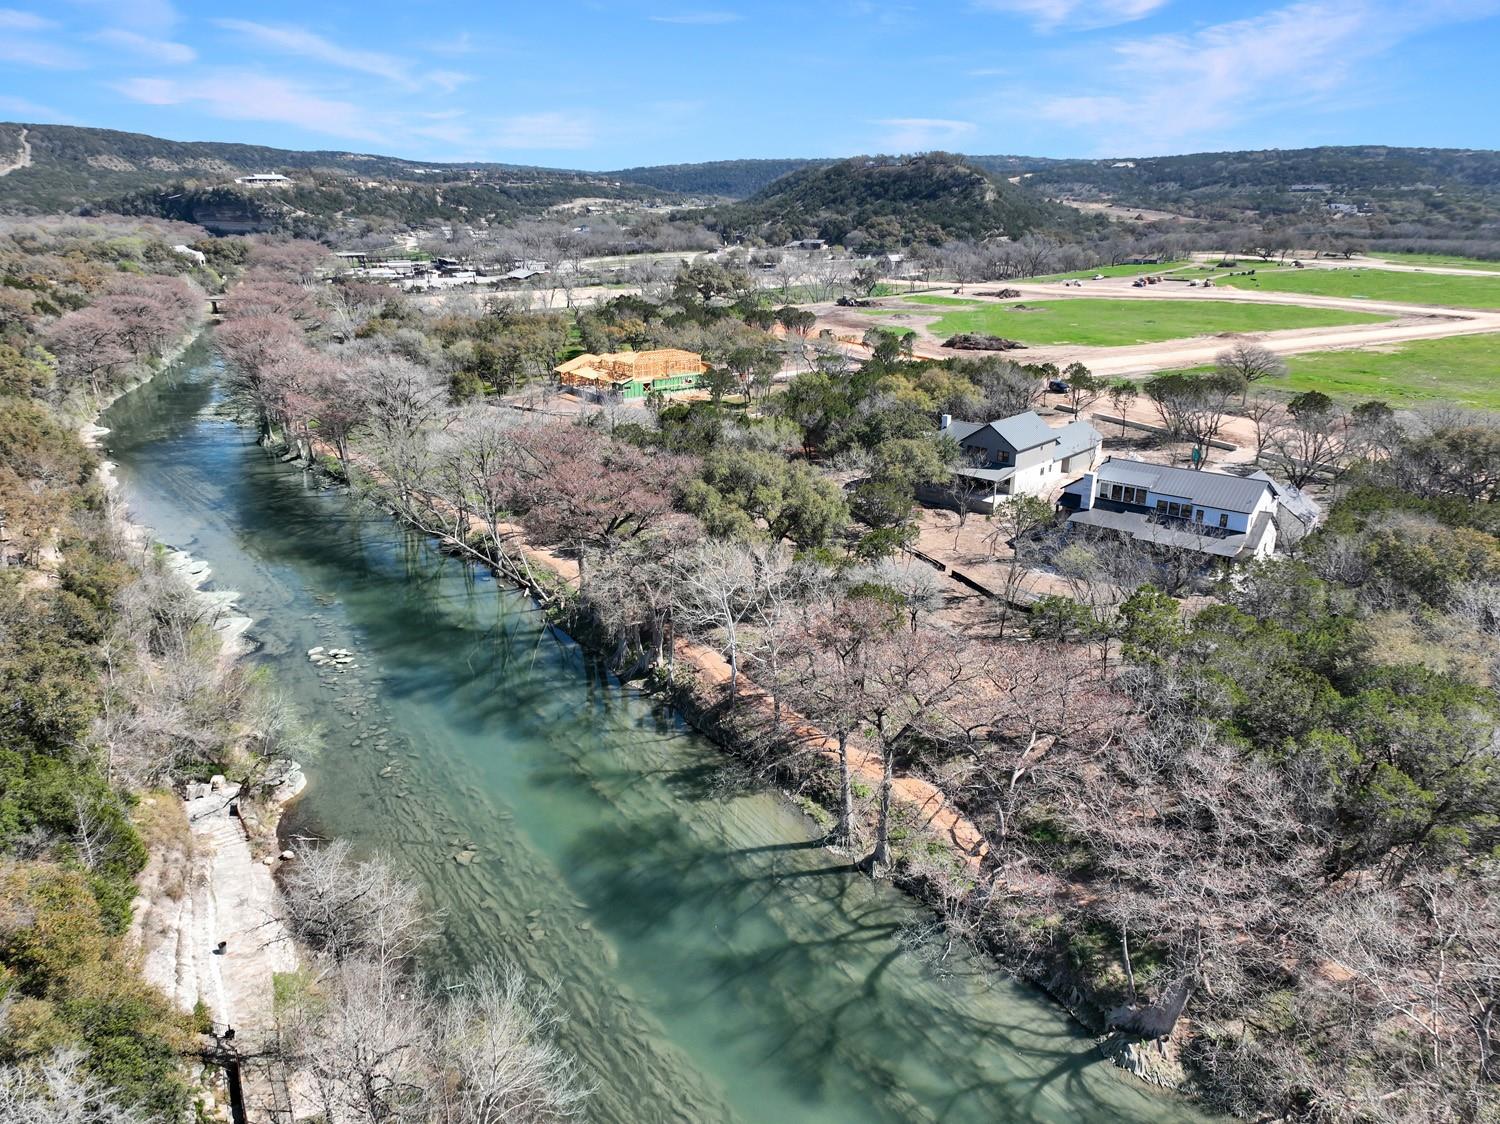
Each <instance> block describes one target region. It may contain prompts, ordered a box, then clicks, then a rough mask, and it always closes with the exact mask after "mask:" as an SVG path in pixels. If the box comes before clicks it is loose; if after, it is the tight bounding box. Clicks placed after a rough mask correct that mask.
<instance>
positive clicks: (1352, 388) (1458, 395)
mask: <svg viewBox="0 0 1500 1124" xmlns="http://www.w3.org/2000/svg"><path fill="white" fill-rule="evenodd" d="M1287 364H1288V365H1289V366H1290V367H1291V374H1289V375H1288V376H1287V377H1286V378H1284V379H1276V380H1274V381H1273V382H1271V383H1270V384H1262V385H1270V386H1271V387H1272V388H1274V389H1277V390H1285V391H1286V392H1288V393H1291V394H1300V393H1301V392H1302V391H1304V390H1321V391H1322V392H1323V393H1324V394H1327V395H1329V396H1330V397H1333V398H1340V399H1344V400H1346V401H1351V402H1367V401H1369V400H1370V399H1372V398H1373V399H1379V400H1380V401H1382V402H1387V403H1389V404H1390V405H1392V406H1395V407H1403V406H1404V407H1417V406H1425V405H1435V404H1437V403H1440V402H1456V403H1458V404H1459V405H1460V406H1467V407H1470V408H1472V409H1481V410H1496V411H1500V336H1494V335H1491V336H1453V337H1451V338H1449V339H1445V340H1414V341H1412V342H1411V343H1403V344H1395V345H1392V347H1391V348H1390V349H1389V350H1386V349H1384V348H1382V349H1381V350H1379V351H1319V352H1313V353H1311V354H1308V355H1293V356H1289V357H1288V359H1287Z"/></svg>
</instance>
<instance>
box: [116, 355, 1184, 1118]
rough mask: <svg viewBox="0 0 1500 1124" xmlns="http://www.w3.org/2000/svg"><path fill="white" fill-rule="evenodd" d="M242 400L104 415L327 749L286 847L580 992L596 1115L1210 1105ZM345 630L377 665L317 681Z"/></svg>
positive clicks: (189, 393) (195, 397) (194, 375)
mask: <svg viewBox="0 0 1500 1124" xmlns="http://www.w3.org/2000/svg"><path fill="white" fill-rule="evenodd" d="M217 401H218V391H217V387H216V384H215V370H214V365H213V355H212V352H211V350H210V349H209V347H208V345H207V344H199V345H197V346H196V347H195V348H194V350H193V351H192V352H190V353H189V354H188V355H187V356H186V357H185V358H184V360H183V361H182V362H181V363H180V364H179V365H178V366H177V367H176V368H174V369H173V370H171V371H169V372H167V373H166V374H164V375H161V376H159V377H158V378H157V379H155V380H154V381H153V382H151V383H148V384H146V385H145V386H143V387H142V388H140V389H138V390H136V391H134V392H132V393H131V394H129V395H127V396H125V397H124V398H122V399H121V400H120V401H119V402H117V403H116V404H115V405H114V406H113V407H111V408H110V410H109V411H107V413H106V414H105V416H104V418H103V419H102V424H104V425H106V426H108V427H110V429H111V432H110V434H109V435H108V436H107V437H106V438H105V447H106V449H107V450H108V455H109V456H110V457H111V459H113V460H114V461H116V462H117V464H118V466H119V468H118V473H119V478H120V482H121V486H122V488H123V490H124V495H125V497H126V499H127V500H128V502H129V504H130V507H131V510H132V512H133V514H134V516H135V517H136V518H137V519H138V520H139V521H141V522H142V523H144V524H146V525H147V526H149V527H151V528H152V529H153V531H154V533H155V535H156V537H157V538H158V539H159V540H160V541H162V542H164V543H168V544H170V545H172V546H176V547H181V548H182V549H185V550H187V551H190V552H191V553H192V554H194V555H195V556H196V557H198V558H200V559H202V560H204V561H206V562H207V563H209V565H210V566H211V567H212V569H213V582H212V584H211V586H210V588H220V589H235V590H239V591H240V592H241V594H242V596H241V599H240V605H241V606H242V608H243V610H244V611H245V612H246V613H247V614H249V615H251V616H253V617H255V618H256V623H255V625H254V627H253V628H252V629H251V632H250V637H251V639H252V640H254V641H256V642H257V643H258V645H259V647H258V651H257V652H256V654H255V655H254V656H253V657H251V658H252V659H253V660H255V661H258V662H260V663H264V664H266V665H269V666H270V667H272V668H273V669H274V671H275V675H276V679H277V682H278V683H279V684H280V685H281V687H282V688H283V689H284V690H286V691H287V692H289V693H290V694H291V695H292V697H293V698H294V699H295V701H296V702H297V703H298V705H299V707H300V708H301V709H302V710H303V712H304V713H305V715H306V716H307V717H308V718H309V719H310V720H312V721H314V722H316V723H317V724H318V725H319V726H320V727H321V729H322V730H323V731H324V746H323V749H322V750H321V752H320V753H319V754H318V755H317V756H316V757H315V758H314V759H312V760H310V761H307V762H305V766H306V770H307V773H308V776H309V778H310V781H311V784H310V786H309V789H308V791H307V793H306V795H305V796H304V797H303V798H302V800H301V801H300V802H299V803H298V804H297V805H295V806H294V807H293V809H292V811H291V812H290V813H289V815H288V816H287V818H286V820H285V821H284V825H283V832H284V834H286V835H288V836H299V835H314V836H319V837H328V836H334V835H337V836H344V837H348V838H349V839H351V840H352V841H354V842H355V844H356V845H357V846H359V847H362V848H383V849H385V850H387V851H389V852H391V853H393V854H394V855H395V856H396V857H397V858H398V860H399V861H400V862H402V863H404V864H406V865H407V866H408V867H409V868H410V870H411V871H412V873H413V874H414V875H415V876H416V877H417V878H418V879H419V880H420V882H421V884H422V886H423V887H424V890H425V892H426V894H427V896H428V897H429V899H430V901H431V904H432V905H433V907H434V908H436V909H438V910H440V911H441V912H442V914H443V918H444V927H445V936H444V939H443V942H442V944H441V946H440V947H439V948H438V950H437V952H436V955H435V957H434V960H435V961H436V963H435V967H436V968H437V969H439V970H445V969H449V968H453V969H457V968H460V967H462V966H463V965H465V964H468V963H472V962H474V961H478V960H483V959H486V958H505V959H510V960H514V961H516V962H518V963H520V964H521V965H522V966H523V967H524V968H525V969H526V970H527V972H528V973H530V974H531V975H532V976H533V977H535V978H536V979H538V980H541V981H544V982H547V983H550V984H555V985H556V986H557V988H558V1003H559V1006H560V1007H561V1008H562V1010H563V1011H564V1012H565V1013H566V1016H567V1021H566V1023H565V1025H564V1028H563V1031H562V1039H563V1042H564V1045H566V1047H567V1048H568V1049H569V1050H570V1051H572V1052H573V1053H574V1054H575V1055H577V1056H578V1058H579V1059H580V1060H581V1062H582V1065H583V1069H584V1072H585V1074H586V1075H587V1078H588V1080H589V1081H590V1082H591V1083H592V1084H593V1085H594V1086H595V1087H596V1093H595V1095H594V1097H593V1098H592V1100H591V1103H590V1112H589V1115H590V1118H591V1119H594V1120H598V1121H609V1122H621V1124H649V1122H654V1121H685V1122H694V1124H697V1122H717V1121H725V1122H731V1121H732V1122H737V1124H800V1122H804V1121H806V1122H814V1124H865V1122H884V1121H951V1122H954V1124H964V1122H970V1121H976V1122H977V1121H987V1122H1011V1121H1076V1122H1090V1121H1117V1120H1123V1121H1151V1122H1154V1124H1174V1122H1176V1121H1189V1120H1199V1119H1202V1117H1201V1116H1200V1115H1199V1114H1197V1113H1195V1112H1194V1111H1193V1110H1192V1109H1191V1108H1190V1107H1189V1106H1187V1105H1185V1104H1183V1103H1182V1102H1180V1101H1178V1100H1175V1099H1173V1098H1171V1097H1168V1096H1165V1095H1160V1094H1157V1093H1155V1092H1153V1091H1150V1090H1147V1089H1145V1088H1143V1087H1141V1086H1138V1085H1136V1084H1134V1083H1132V1082H1131V1080H1130V1079H1129V1078H1127V1077H1126V1076H1124V1075H1123V1074H1122V1073H1121V1072H1120V1071H1118V1070H1116V1069H1114V1068H1113V1067H1111V1066H1110V1065H1109V1064H1108V1063H1107V1062H1104V1061H1102V1060H1100V1059H1099V1057H1098V1055H1097V1053H1096V1051H1095V1049H1094V1046H1093V1042H1092V1040H1091V1039H1090V1038H1089V1036H1088V1035H1087V1034H1085V1033H1084V1032H1083V1031H1082V1030H1081V1029H1080V1028H1078V1027H1076V1026H1075V1025H1073V1024H1072V1023H1071V1022H1070V1021H1069V1020H1068V1019H1067V1017H1066V1016H1065V1015H1064V1013H1063V1012H1062V1011H1061V1010H1060V1009H1059V1008H1058V1007H1057V1006H1056V1005H1054V1004H1053V1003H1052V1002H1050V1001H1049V1000H1048V999H1047V998H1046V997H1045V996H1043V995H1041V994H1039V993H1037V992H1034V991H1032V990H1030V989H1027V988H1025V987H1021V986H1018V985H1016V984H1013V983H1011V982H1009V981H1008V980H1006V979H1005V978H1004V977H1002V976H1000V975H998V974H996V973H994V972H992V971H986V970H985V969H984V968H983V966H982V965H981V964H980V963H979V962H977V961H976V960H975V959H974V958H972V957H970V956H968V955H967V954H965V953H964V952H962V951H955V952H953V953H951V954H950V955H948V956H947V957H946V958H940V957H938V956H937V955H936V950H935V949H933V948H931V947H929V946H928V945H927V944H926V943H925V942H924V941H922V940H921V939H918V938H916V937H915V936H914V934H915V933H917V932H918V931H919V930H920V928H921V925H922V922H923V921H924V920H925V914H924V912H923V911H922V910H920V909H919V908H918V907H916V906H915V905H914V904H912V903H911V902H910V901H908V900H906V899H905V898H904V897H903V896H902V895H901V894H899V893H898V892H897V891H895V890H892V889H890V888H889V887H886V886H883V885H877V884H873V883H871V882H870V881H869V880H868V879H866V878H864V877H862V876H860V875H858V874H856V873H854V872H852V871H851V870H850V869H849V868H848V867H847V865H846V864H845V862H844V860H843V859H841V858H840V857H838V856H835V855H833V854H831V853H830V852H828V851H826V850H824V849H823V848H821V847H820V846H818V845H817V843H816V841H815V838H814V832H813V830H812V828H811V825H810V824H809V823H808V822H807V820H806V819H805V818H804V817H803V816H802V815H801V814H800V813H799V812H798V811H797V810H796V809H795V808H794V807H793V806H791V805H790V804H788V803H787V802H786V801H785V800H784V799H783V798H781V797H780V796H779V795H777V794H776V793H774V792H770V791H745V790H744V789H743V788H739V787H735V786H733V785H729V784H726V783H724V778H725V765H726V761H725V758H724V757H723V755H722V754H720V753H719V751H717V750H716V749H715V748H714V747H713V746H712V745H710V744H709V743H707V742H706V741H705V740H704V739H702V738H701V737H699V736H698V735H696V734H695V733H694V732H692V731H691V730H689V729H688V728H686V727H685V726H684V725H683V723H682V722H680V721H679V720H678V719H677V718H676V717H675V716H674V715H673V714H671V713H670V712H668V711H666V710H664V709H663V708H661V707H660V706H657V705H654V704H653V703H652V702H651V701H650V700H648V699H644V698H642V697H641V696H639V695H638V694H637V693H635V692H633V691H631V690H629V689H626V688H622V687H621V686H620V685H619V684H618V683H616V682H614V681H613V680H612V679H610V677H609V676H607V675H606V674H604V673H603V672H602V671H601V670H600V668H599V667H598V665H597V664H596V663H594V662H593V661H591V660H590V659H589V658H588V657H587V656H586V655H585V654H584V653H583V652H582V651H580V649H579V648H578V647H577V646H576V645H574V644H573V643H571V642H570V641H569V640H568V639H567V638H566V637H565V636H562V635H559V634H558V633H557V632H556V631H554V630H552V629H549V628H547V627H546V626H545V624H544V622H543V621H542V620H541V619H540V616H539V614H538V613H537V611H536V610H535V608H534V606H533V605H532V603H531V602H530V601H529V600H528V599H527V598H525V597H524V596H522V595H521V594H519V593H517V592H515V591H513V590H511V589H509V588H506V587H504V586H502V585H499V584H498V583H496V582H495V581H493V580H491V578H490V577H489V576H488V574H486V573H483V572H480V571H477V570H476V569H475V568H474V567H470V566H466V565H464V564H463V563H461V562H458V561H456V560H453V559H449V558H445V557H443V556H442V555H440V554H438V553H437V552H436V551H435V550H433V549H432V548H431V546H430V545H429V544H428V543H426V542H425V541H423V540H422V539H420V538H418V537H416V536H412V535H409V534H407V533H405V532H403V531H402V530H401V529H399V528H398V527H397V526H395V525H394V524H393V523H392V522H391V521H390V520H388V519H386V518H383V517H380V516H378V515H375V514H371V513H369V512H361V511H360V510H358V509H357V508H356V507H355V506H354V505H352V504H350V503H349V501H348V500H347V499H346V498H344V497H343V496H342V495H340V494H339V493H337V492H335V491H326V490H320V489H319V488H317V487H316V486H315V485H314V484H313V483H312V482H311V481H310V480H309V478H308V477H307V476H306V475H305V474H304V473H303V472H301V471H299V470H298V469H296V468H295V467H293V466H288V465H282V464H280V463H278V462H277V461H276V460H275V459H274V458H272V457H269V456H268V455H267V454H266V453H265V452H264V451H263V450H262V449H260V448H259V447H257V446H256V445H255V444H254V443H253V442H252V440H251V436H252V435H251V434H250V433H248V432H247V431H246V430H244V429H240V428H237V427H236V426H234V425H233V424H231V423H230V422H228V421H225V420H223V419H222V418H221V417H219V416H218V415H217V412H216V410H215V406H216V403H217ZM317 644H323V645H326V646H332V647H347V648H350V649H353V650H354V651H355V652H356V653H357V656H358V663H359V668H358V669H357V670H354V671H348V672H342V673H331V672H322V673H320V672H319V670H318V669H317V668H315V667H313V666H312V665H311V664H310V663H309V661H308V660H307V658H306V654H305V653H306V649H308V648H310V647H312V646H314V645H317ZM382 774H385V775H382ZM469 843H472V844H474V846H475V851H476V853H477V857H476V859H475V861H474V862H473V863H472V864H470V865H462V864H460V863H458V862H456V861H455V860H454V854H455V853H456V852H457V851H459V850H460V849H461V848H462V847H463V846H466V845H467V844H469Z"/></svg>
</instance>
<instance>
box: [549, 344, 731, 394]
mask: <svg viewBox="0 0 1500 1124" xmlns="http://www.w3.org/2000/svg"><path fill="white" fill-rule="evenodd" d="M555 370H556V373H557V377H558V379H560V380H561V382H562V385H563V386H571V387H577V388H579V389H581V390H591V391H594V392H596V393H598V394H609V395H615V396H618V397H620V398H624V399H637V398H644V397H645V396H646V395H647V394H650V393H651V392H652V391H658V392H660V393H662V394H671V393H673V392H674V391H679V390H694V389H696V388H697V387H698V386H699V385H700V384H701V381H702V378H703V373H704V372H705V371H707V370H708V364H706V363H704V362H703V356H701V355H699V354H698V353H697V352H693V351H682V350H680V349H678V348H675V347H663V348H658V349H656V350H655V351H612V352H610V353H609V354H607V355H593V354H590V353H588V352H585V353H584V354H582V355H579V356H575V357H574V358H572V359H569V360H568V361H567V362H566V363H563V364H561V365H559V366H558V367H556V368H555Z"/></svg>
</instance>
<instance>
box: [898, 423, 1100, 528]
mask: <svg viewBox="0 0 1500 1124" xmlns="http://www.w3.org/2000/svg"><path fill="white" fill-rule="evenodd" d="M939 432H940V433H942V434H943V435H944V436H947V437H951V438H952V439H953V440H954V441H956V442H957V443H958V447H959V448H960V449H961V450H962V451H963V454H964V456H965V458H966V461H967V463H966V464H965V465H964V466H963V467H962V468H959V469H957V470H955V472H954V475H955V477H957V478H958V482H959V485H960V487H962V488H963V489H964V490H965V491H967V492H968V493H969V495H968V505H969V507H970V509H971V510H974V511H982V512H993V511H994V510H995V508H996V507H997V506H998V505H999V504H1000V503H1001V502H1002V501H1003V500H1004V499H1005V497H1006V496H1015V495H1031V496H1038V495H1043V494H1045V493H1048V492H1051V491H1053V490H1054V489H1056V488H1057V487H1058V486H1059V485H1060V484H1062V482H1063V481H1064V480H1066V479H1068V478H1069V477H1070V476H1074V475H1076V474H1077V473H1080V472H1084V471H1086V470H1087V469H1090V468H1092V467H1093V466H1094V464H1095V462H1096V461H1097V460H1098V459H1099V449H1100V446H1101V445H1102V444H1103V441H1104V439H1103V438H1102V437H1100V436H1099V431H1098V430H1096V429H1095V428H1094V427H1093V426H1091V425H1090V424H1089V423H1088V422H1086V421H1074V422H1069V423H1068V424H1067V425H1065V426H1062V427H1060V428H1058V429H1053V428H1052V427H1051V426H1050V425H1048V424H1047V423H1046V422H1044V421H1043V420H1042V419H1041V418H1040V417H1039V416H1038V415H1037V414H1036V413H1034V412H1033V411H1031V410H1028V411H1026V412H1025V413H1024V414H1016V415H1015V416H1014V417H1009V418H1002V419H1000V420H998V421H991V422H965V421H954V420H953V419H952V418H951V417H949V416H948V415H946V414H944V415H943V418H942V422H941V425H940V427H939ZM924 498H928V497H926V496H924ZM946 498H948V499H951V496H950V497H946Z"/></svg>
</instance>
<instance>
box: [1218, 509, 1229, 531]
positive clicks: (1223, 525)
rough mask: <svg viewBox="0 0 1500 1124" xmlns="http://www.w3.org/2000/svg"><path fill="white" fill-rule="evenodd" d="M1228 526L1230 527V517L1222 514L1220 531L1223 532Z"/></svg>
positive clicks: (1220, 516)
mask: <svg viewBox="0 0 1500 1124" xmlns="http://www.w3.org/2000/svg"><path fill="white" fill-rule="evenodd" d="M1228 526H1229V516H1228V515H1227V514H1222V513H1221V514H1220V515H1219V529H1220V530H1223V529H1224V528H1226V527H1228Z"/></svg>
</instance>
